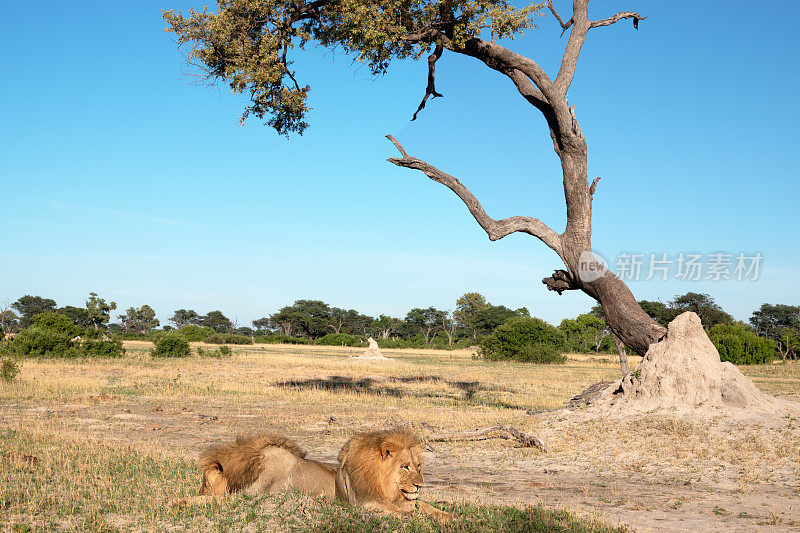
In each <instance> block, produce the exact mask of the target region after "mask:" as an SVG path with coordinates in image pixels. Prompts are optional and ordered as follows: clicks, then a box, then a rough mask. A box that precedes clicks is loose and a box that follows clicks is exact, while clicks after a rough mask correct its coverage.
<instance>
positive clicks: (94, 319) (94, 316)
mask: <svg viewBox="0 0 800 533" xmlns="http://www.w3.org/2000/svg"><path fill="white" fill-rule="evenodd" d="M116 308H117V303H116V302H106V301H105V300H104V299H103V298H100V297H99V296H98V295H97V293H96V292H90V293H89V299H88V300H86V312H87V313H88V315H89V321H90V322H91V324H92V326H94V329H99V328H100V326H104V325H105V324H108V321H109V320H110V319H111V311H113V310H115V309H116Z"/></svg>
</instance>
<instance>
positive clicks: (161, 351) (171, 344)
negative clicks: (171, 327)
mask: <svg viewBox="0 0 800 533" xmlns="http://www.w3.org/2000/svg"><path fill="white" fill-rule="evenodd" d="M190 353H191V348H190V347H189V341H187V340H186V339H185V338H184V337H183V336H182V335H178V334H177V333H167V334H166V335H163V336H162V337H161V338H160V339H158V340H157V341H156V342H155V348H153V350H152V351H151V352H150V356H151V357H186V356H187V355H189V354H190Z"/></svg>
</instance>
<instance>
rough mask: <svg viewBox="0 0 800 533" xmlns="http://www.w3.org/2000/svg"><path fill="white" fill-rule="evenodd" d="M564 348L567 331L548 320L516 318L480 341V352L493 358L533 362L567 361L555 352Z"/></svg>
mask: <svg viewBox="0 0 800 533" xmlns="http://www.w3.org/2000/svg"><path fill="white" fill-rule="evenodd" d="M563 349H564V334H563V333H562V332H561V331H560V330H559V329H558V328H556V327H553V326H551V325H550V324H548V323H547V322H545V321H544V320H540V319H538V318H532V317H522V316H521V317H514V318H512V319H511V320H509V321H508V322H506V323H505V324H503V325H502V326H499V327H498V328H497V329H495V330H494V331H493V332H492V334H491V335H489V336H487V337H484V338H483V339H481V341H480V354H481V355H482V356H483V357H484V358H485V359H488V360H490V361H500V360H505V359H514V360H518V361H529V362H540V361H539V360H541V362H547V363H563V362H564V361H566V358H558V357H556V358H554V357H553V356H552V353H553V352H554V351H555V352H557V353H560V352H561V351H563Z"/></svg>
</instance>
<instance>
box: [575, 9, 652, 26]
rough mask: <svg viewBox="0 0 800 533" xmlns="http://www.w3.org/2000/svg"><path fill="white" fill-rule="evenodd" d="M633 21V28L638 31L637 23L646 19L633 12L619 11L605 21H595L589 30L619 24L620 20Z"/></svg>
mask: <svg viewBox="0 0 800 533" xmlns="http://www.w3.org/2000/svg"><path fill="white" fill-rule="evenodd" d="M630 18H632V19H633V27H634V28H635V29H637V30H638V29H639V21H640V20H644V19H646V18H647V17H643V16H641V15H640V14H639V13H634V12H633V11H620V12H619V13H617V14H616V15H614V16H613V17H608V18H607V19H603V20H595V21H593V22H592V23H591V24H590V25H589V27H590V28H599V27H600V26H611V25H612V24H614V23H616V22H619V21H620V20H624V19H630Z"/></svg>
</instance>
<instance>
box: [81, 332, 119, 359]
mask: <svg viewBox="0 0 800 533" xmlns="http://www.w3.org/2000/svg"><path fill="white" fill-rule="evenodd" d="M80 348H81V350H82V351H83V354H82V355H86V356H88V357H122V356H123V355H125V348H123V347H122V341H121V340H119V339H118V338H116V337H114V338H108V339H84V340H83V341H81V343H80Z"/></svg>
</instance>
